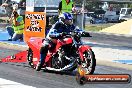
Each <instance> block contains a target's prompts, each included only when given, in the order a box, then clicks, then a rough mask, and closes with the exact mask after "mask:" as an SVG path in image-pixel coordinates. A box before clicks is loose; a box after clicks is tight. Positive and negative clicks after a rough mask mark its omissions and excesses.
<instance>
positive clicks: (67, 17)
mask: <svg viewBox="0 0 132 88" xmlns="http://www.w3.org/2000/svg"><path fill="white" fill-rule="evenodd" d="M73 30H76V31H78V32H83V30H80V29H79V27H76V26H75V25H74V24H73V16H72V15H71V14H70V13H68V12H65V13H63V14H61V15H60V17H59V21H57V22H56V23H55V24H54V25H53V26H52V28H51V29H50V31H49V33H48V34H47V36H46V38H45V40H44V41H43V44H42V47H41V49H40V61H39V63H38V64H37V67H36V70H37V71H40V69H41V67H42V66H43V64H44V63H45V58H46V55H47V52H48V50H49V49H50V48H52V47H53V45H55V44H56V39H53V37H56V38H60V37H62V36H63V34H64V33H70V32H71V31H73Z"/></svg>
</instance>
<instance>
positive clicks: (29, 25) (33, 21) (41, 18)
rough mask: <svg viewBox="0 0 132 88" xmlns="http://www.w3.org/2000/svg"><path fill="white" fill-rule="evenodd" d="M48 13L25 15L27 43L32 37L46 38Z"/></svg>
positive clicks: (29, 13)
mask: <svg viewBox="0 0 132 88" xmlns="http://www.w3.org/2000/svg"><path fill="white" fill-rule="evenodd" d="M45 28H46V13H45V12H27V11H26V13H25V29H24V41H25V42H27V41H28V40H29V39H30V38H31V37H41V38H44V37H45Z"/></svg>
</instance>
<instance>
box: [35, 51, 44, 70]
mask: <svg viewBox="0 0 132 88" xmlns="http://www.w3.org/2000/svg"><path fill="white" fill-rule="evenodd" d="M45 57H46V54H40V61H39V62H38V64H37V66H36V71H40V70H41V68H42V66H43V64H44V63H45Z"/></svg>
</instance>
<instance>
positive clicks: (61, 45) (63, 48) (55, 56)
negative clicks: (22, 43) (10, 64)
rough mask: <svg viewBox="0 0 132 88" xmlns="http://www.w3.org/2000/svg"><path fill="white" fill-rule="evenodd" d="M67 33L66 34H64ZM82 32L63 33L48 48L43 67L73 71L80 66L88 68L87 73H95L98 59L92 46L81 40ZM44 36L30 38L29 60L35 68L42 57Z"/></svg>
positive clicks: (52, 69)
mask: <svg viewBox="0 0 132 88" xmlns="http://www.w3.org/2000/svg"><path fill="white" fill-rule="evenodd" d="M64 34H65V35H64ZM81 36H82V33H79V32H77V31H76V32H75V31H74V32H71V33H69V34H66V33H63V36H62V37H61V38H59V39H57V43H56V45H55V46H54V47H53V48H52V49H50V50H48V53H47V56H46V58H45V64H44V65H43V67H44V68H43V69H45V70H51V71H59V72H61V71H73V70H75V69H76V68H77V67H78V66H80V65H81V66H82V67H84V68H86V69H87V73H86V74H93V73H94V71H95V66H96V59H95V55H94V52H93V51H92V49H91V47H90V46H88V45H84V44H83V43H82V41H81ZM42 42H43V39H42V38H30V41H28V42H27V44H28V46H29V50H28V54H27V60H28V63H29V65H30V66H31V67H33V68H35V67H36V66H37V63H38V61H39V59H40V48H41V46H42Z"/></svg>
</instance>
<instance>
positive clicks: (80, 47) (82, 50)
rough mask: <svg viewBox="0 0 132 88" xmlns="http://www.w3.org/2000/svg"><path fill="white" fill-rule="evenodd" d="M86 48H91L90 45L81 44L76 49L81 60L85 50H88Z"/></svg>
mask: <svg viewBox="0 0 132 88" xmlns="http://www.w3.org/2000/svg"><path fill="white" fill-rule="evenodd" d="M88 50H91V47H90V46H87V45H81V46H79V48H78V51H79V55H80V59H81V60H82V61H84V57H83V53H84V52H85V51H88Z"/></svg>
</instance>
